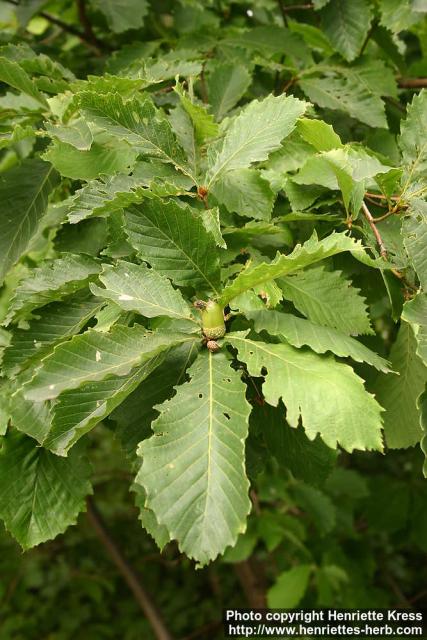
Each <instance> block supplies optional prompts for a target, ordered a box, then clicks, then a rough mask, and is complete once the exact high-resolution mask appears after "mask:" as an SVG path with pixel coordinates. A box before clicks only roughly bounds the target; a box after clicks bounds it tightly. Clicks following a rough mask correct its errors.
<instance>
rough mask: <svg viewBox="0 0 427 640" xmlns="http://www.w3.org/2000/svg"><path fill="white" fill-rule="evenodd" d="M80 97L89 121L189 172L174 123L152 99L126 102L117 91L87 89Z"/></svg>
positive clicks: (146, 153) (151, 154)
mask: <svg viewBox="0 0 427 640" xmlns="http://www.w3.org/2000/svg"><path fill="white" fill-rule="evenodd" d="M79 100H80V106H81V108H82V111H83V115H84V116H85V117H86V118H87V119H88V120H89V122H92V123H93V124H94V125H96V126H98V127H99V128H100V129H102V130H103V131H106V132H107V133H109V134H111V135H114V136H117V137H118V138H119V139H120V140H125V141H126V142H128V143H129V144H130V145H133V146H136V147H137V148H138V150H139V151H140V153H143V154H144V155H147V156H151V157H153V158H159V160H163V162H170V163H172V164H173V165H175V166H176V167H177V168H178V169H179V170H180V171H182V172H183V173H185V174H187V175H188V170H187V169H186V168H185V156H184V152H183V150H182V149H181V147H180V146H179V145H178V143H177V141H176V138H175V135H174V133H173V131H172V128H171V125H170V123H169V122H168V120H167V119H166V118H165V117H164V116H163V115H162V114H161V112H160V111H159V110H158V109H156V108H155V106H154V104H153V102H152V101H151V99H150V98H148V97H144V98H133V99H130V100H127V101H126V102H124V101H123V100H122V98H121V97H120V95H119V94H117V93H107V94H103V95H101V94H96V93H90V92H84V93H82V94H80V98H79ZM190 177H192V176H191V175H190ZM193 181H194V180H193Z"/></svg>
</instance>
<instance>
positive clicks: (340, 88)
mask: <svg viewBox="0 0 427 640" xmlns="http://www.w3.org/2000/svg"><path fill="white" fill-rule="evenodd" d="M298 84H299V86H300V87H301V89H302V90H303V91H304V93H305V94H306V95H307V96H308V98H309V99H310V100H311V101H312V102H315V103H316V104H317V105H319V107H323V108H326V109H333V110H337V111H344V112H346V113H348V114H349V115H350V116H352V117H353V118H356V120H360V122H364V123H365V124H368V125H369V126H370V127H382V128H387V120H386V117H385V112H384V103H383V101H382V100H381V98H380V97H379V96H377V95H375V94H374V93H373V92H372V89H371V87H369V86H367V84H366V82H361V81H360V80H359V79H357V78H355V77H354V76H352V75H351V74H350V72H349V73H348V74H345V75H341V74H339V75H337V76H335V77H325V78H306V79H303V80H300V82H299V83H298Z"/></svg>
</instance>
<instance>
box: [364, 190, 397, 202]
mask: <svg viewBox="0 0 427 640" xmlns="http://www.w3.org/2000/svg"><path fill="white" fill-rule="evenodd" d="M365 196H369V197H370V198H378V199H379V200H400V196H390V197H389V198H387V196H384V195H383V194H382V193H370V192H369V191H367V192H366V193H365Z"/></svg>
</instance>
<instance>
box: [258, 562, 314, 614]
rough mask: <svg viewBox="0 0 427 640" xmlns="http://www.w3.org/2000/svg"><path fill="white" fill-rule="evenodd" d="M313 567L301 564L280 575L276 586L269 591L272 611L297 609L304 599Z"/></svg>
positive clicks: (268, 595) (268, 601)
mask: <svg viewBox="0 0 427 640" xmlns="http://www.w3.org/2000/svg"><path fill="white" fill-rule="evenodd" d="M311 571H312V567H311V565H309V564H300V565H298V566H296V567H292V569H289V570H288V571H284V572H283V573H281V574H280V575H279V577H278V578H277V580H276V582H275V584H274V585H273V586H272V587H271V588H270V589H269V590H268V593H267V603H268V606H269V608H270V609H283V608H293V607H296V606H297V605H298V604H299V603H300V602H301V600H302V598H303V597H304V594H305V592H306V590H307V587H308V581H309V578H310V574H311Z"/></svg>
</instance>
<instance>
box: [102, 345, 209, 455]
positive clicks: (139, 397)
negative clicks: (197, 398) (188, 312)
mask: <svg viewBox="0 0 427 640" xmlns="http://www.w3.org/2000/svg"><path fill="white" fill-rule="evenodd" d="M197 352H198V344H197V342H185V343H183V344H180V345H178V346H176V347H172V348H171V349H170V350H169V351H168V352H167V353H166V354H165V358H164V361H163V362H162V363H161V364H160V365H159V366H158V367H157V368H156V369H155V370H154V371H153V372H152V373H151V374H150V375H149V376H148V378H146V379H145V380H144V381H143V382H142V383H141V385H140V386H139V387H138V388H137V389H136V390H135V391H134V392H133V393H132V394H131V395H130V396H129V397H128V398H127V399H126V400H125V401H124V402H123V403H122V404H121V405H120V406H119V407H117V409H115V411H114V413H113V414H112V416H111V419H112V420H114V421H115V422H116V423H117V428H116V430H115V434H116V437H117V438H118V440H119V442H120V444H121V446H122V448H123V450H124V452H125V453H126V455H127V456H128V458H129V459H130V460H131V462H132V465H133V466H135V465H136V463H137V462H138V466H140V465H139V458H137V457H136V450H137V446H138V444H139V443H140V442H141V440H145V438H148V437H149V436H150V435H151V434H152V431H151V423H152V422H153V420H154V419H155V418H157V416H158V415H159V412H158V411H157V409H156V408H155V406H156V405H161V403H162V402H164V401H165V400H167V398H170V397H171V395H172V394H173V387H174V386H175V385H179V384H181V383H182V382H183V381H184V376H185V372H186V370H187V368H188V367H189V366H190V365H191V364H192V362H193V361H194V359H195V357H196V355H197Z"/></svg>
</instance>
